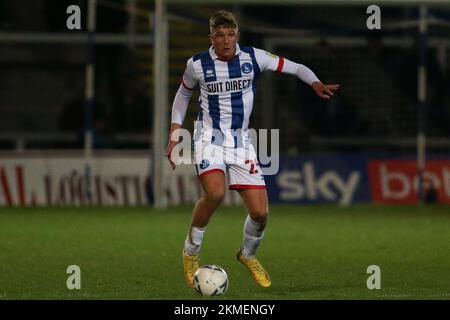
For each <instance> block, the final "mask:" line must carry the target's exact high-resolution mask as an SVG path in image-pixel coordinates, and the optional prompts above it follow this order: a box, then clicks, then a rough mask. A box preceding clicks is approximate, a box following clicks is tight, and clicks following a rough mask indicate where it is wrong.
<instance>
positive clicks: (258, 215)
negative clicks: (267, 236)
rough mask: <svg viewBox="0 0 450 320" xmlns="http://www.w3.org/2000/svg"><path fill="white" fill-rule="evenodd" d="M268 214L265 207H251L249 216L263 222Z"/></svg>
mask: <svg viewBox="0 0 450 320" xmlns="http://www.w3.org/2000/svg"><path fill="white" fill-rule="evenodd" d="M268 214H269V213H268V210H267V209H264V208H261V209H253V210H252V212H251V214H250V216H251V217H252V219H253V220H254V221H256V222H258V223H263V224H265V223H266V220H267V216H268Z"/></svg>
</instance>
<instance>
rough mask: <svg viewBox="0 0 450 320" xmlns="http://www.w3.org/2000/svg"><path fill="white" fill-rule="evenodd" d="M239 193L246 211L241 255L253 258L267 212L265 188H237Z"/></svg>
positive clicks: (261, 237) (262, 231) (261, 236)
mask: <svg viewBox="0 0 450 320" xmlns="http://www.w3.org/2000/svg"><path fill="white" fill-rule="evenodd" d="M239 193H240V195H241V197H242V199H243V200H244V203H245V206H246V208H247V213H248V215H247V217H246V219H245V223H244V241H243V245H242V255H243V256H244V257H246V258H253V257H255V255H256V251H257V250H258V247H259V244H260V243H261V241H262V239H263V237H264V229H265V228H266V223H267V216H268V213H269V206H268V200H267V192H266V189H244V190H239Z"/></svg>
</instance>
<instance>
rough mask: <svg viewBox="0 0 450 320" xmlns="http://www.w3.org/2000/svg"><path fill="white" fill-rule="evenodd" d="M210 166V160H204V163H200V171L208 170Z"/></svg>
mask: <svg viewBox="0 0 450 320" xmlns="http://www.w3.org/2000/svg"><path fill="white" fill-rule="evenodd" d="M208 166H209V160H202V162H201V163H200V169H202V170H203V169H206V168H208Z"/></svg>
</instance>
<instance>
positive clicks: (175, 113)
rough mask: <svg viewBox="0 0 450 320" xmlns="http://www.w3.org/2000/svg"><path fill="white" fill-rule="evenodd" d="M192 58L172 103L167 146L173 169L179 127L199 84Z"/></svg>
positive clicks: (167, 153)
mask: <svg viewBox="0 0 450 320" xmlns="http://www.w3.org/2000/svg"><path fill="white" fill-rule="evenodd" d="M192 63H193V60H192V58H191V59H189V60H188V62H187V66H186V70H185V71H184V74H183V78H182V79H181V84H180V87H179V88H178V91H177V93H176V95H175V99H174V100H173V104H172V119H171V124H170V131H169V142H168V143H167V147H166V156H167V158H168V159H169V162H170V165H171V166H172V170H173V169H175V162H174V161H173V158H172V150H173V148H174V147H175V146H176V145H177V144H178V142H179V129H181V127H182V125H183V121H184V118H185V117H186V112H187V108H188V105H189V100H190V99H191V95H192V91H193V89H194V88H195V87H196V86H197V84H198V80H197V78H196V76H195V70H194V66H193V65H192Z"/></svg>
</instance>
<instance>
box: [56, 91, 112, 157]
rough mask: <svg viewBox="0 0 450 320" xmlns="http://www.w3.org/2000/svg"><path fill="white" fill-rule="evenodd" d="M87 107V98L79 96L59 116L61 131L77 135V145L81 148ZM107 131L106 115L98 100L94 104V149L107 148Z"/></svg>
mask: <svg viewBox="0 0 450 320" xmlns="http://www.w3.org/2000/svg"><path fill="white" fill-rule="evenodd" d="M85 106H86V101H85V98H84V97H83V96H82V95H78V96H76V97H75V99H73V100H71V101H69V102H68V103H67V104H66V105H65V106H64V107H63V109H62V112H61V114H60V116H59V129H60V130H61V131H63V132H73V133H75V134H76V135H77V144H78V147H80V148H81V147H82V146H83V145H84V130H85ZM106 130H107V119H106V113H105V111H104V107H103V105H102V104H101V103H100V102H99V101H98V100H96V101H95V102H94V114H93V128H92V131H93V135H94V140H93V144H94V148H102V147H104V146H105V134H106Z"/></svg>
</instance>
